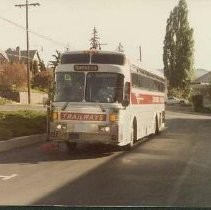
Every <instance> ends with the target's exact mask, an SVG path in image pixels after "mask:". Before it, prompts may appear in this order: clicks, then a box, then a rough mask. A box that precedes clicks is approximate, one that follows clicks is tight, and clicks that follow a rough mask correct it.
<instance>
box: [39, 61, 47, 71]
mask: <svg viewBox="0 0 211 210" xmlns="http://www.w3.org/2000/svg"><path fill="white" fill-rule="evenodd" d="M39 69H40V71H46V67H45V63H44V61H43V60H40V62H39Z"/></svg>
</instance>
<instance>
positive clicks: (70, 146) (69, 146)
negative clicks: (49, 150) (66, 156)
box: [66, 142, 77, 153]
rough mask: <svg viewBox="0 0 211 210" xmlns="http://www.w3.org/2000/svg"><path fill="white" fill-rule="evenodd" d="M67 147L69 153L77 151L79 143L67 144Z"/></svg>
mask: <svg viewBox="0 0 211 210" xmlns="http://www.w3.org/2000/svg"><path fill="white" fill-rule="evenodd" d="M66 146H67V149H68V152H69V153H73V152H75V151H76V147H77V143H76V142H66Z"/></svg>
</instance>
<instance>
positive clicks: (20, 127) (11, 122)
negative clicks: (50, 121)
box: [0, 110, 46, 140]
mask: <svg viewBox="0 0 211 210" xmlns="http://www.w3.org/2000/svg"><path fill="white" fill-rule="evenodd" d="M45 132H46V114H45V113H43V112H37V111H28V110H27V111H13V112H0V140H7V139H11V138H14V137H19V136H28V135H33V134H41V133H45Z"/></svg>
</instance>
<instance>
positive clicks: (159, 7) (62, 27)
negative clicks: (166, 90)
mask: <svg viewBox="0 0 211 210" xmlns="http://www.w3.org/2000/svg"><path fill="white" fill-rule="evenodd" d="M178 1H179V0H29V3H40V6H39V7H34V6H31V7H30V8H29V29H30V31H32V32H33V33H29V39H30V42H29V45H30V49H37V50H38V51H39V53H40V55H41V57H42V59H43V60H44V61H45V63H46V64H47V62H48V61H49V60H53V57H52V55H53V54H55V51H56V50H59V51H61V52H63V51H64V50H65V49H66V48H67V47H68V48H69V50H87V49H89V47H90V44H89V43H90V41H89V40H90V38H91V36H92V30H93V27H94V26H95V27H96V29H97V31H98V35H99V37H100V41H101V43H105V44H106V45H103V46H102V49H103V50H115V49H116V48H117V46H118V43H119V42H121V43H122V45H123V46H124V52H125V53H126V54H127V55H128V56H130V57H132V58H134V59H138V58H139V46H141V49H142V62H143V63H144V64H145V65H147V66H148V67H150V68H152V69H162V68H163V59H162V56H163V41H164V37H165V32H166V31H165V30H166V21H167V19H168V17H169V14H170V12H171V10H173V8H174V7H175V6H176V5H177V4H178ZM186 2H187V5H188V10H189V15H188V18H189V23H190V27H192V28H193V29H194V35H193V38H194V41H195V55H194V57H195V58H194V60H195V68H204V69H207V70H211V59H210V58H211V56H210V54H211V28H210V22H211V12H210V11H211V0H186ZM24 3H25V0H0V5H1V6H0V29H1V30H0V31H1V33H0V50H6V49H8V48H13V49H15V48H16V47H17V46H20V48H21V49H22V50H25V49H26V32H25V30H24V27H25V24H26V18H25V8H24V7H22V8H19V7H15V6H14V5H15V4H24ZM9 21H11V22H12V23H13V24H11V22H9ZM14 23H15V24H16V25H14ZM17 25H18V26H17ZM19 26H22V28H21V27H19ZM34 33H38V34H39V35H41V36H42V37H44V38H41V37H40V36H37V35H35V34H34Z"/></svg>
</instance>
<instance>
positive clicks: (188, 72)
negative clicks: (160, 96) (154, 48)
mask: <svg viewBox="0 0 211 210" xmlns="http://www.w3.org/2000/svg"><path fill="white" fill-rule="evenodd" d="M193 48H194V41H193V29H192V28H190V26H189V23H188V9H187V4H186V1H185V0H180V1H179V4H178V6H176V7H175V8H174V10H173V11H171V13H170V16H169V18H168V20H167V26H166V35H165V39H164V47H163V63H164V74H165V76H166V78H167V80H168V84H169V87H168V88H169V90H170V91H171V89H178V90H182V91H183V92H184V93H186V92H187V94H188V95H187V96H186V95H185V98H187V97H189V92H190V88H191V80H192V78H193V75H194V71H193V55H194V49H193Z"/></svg>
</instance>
